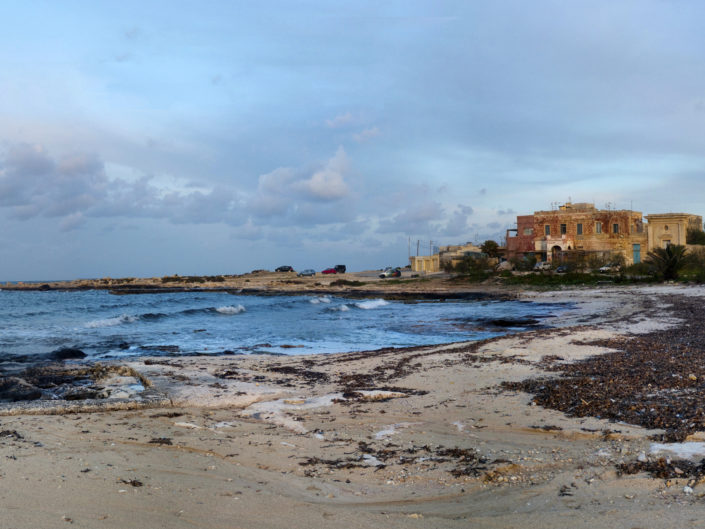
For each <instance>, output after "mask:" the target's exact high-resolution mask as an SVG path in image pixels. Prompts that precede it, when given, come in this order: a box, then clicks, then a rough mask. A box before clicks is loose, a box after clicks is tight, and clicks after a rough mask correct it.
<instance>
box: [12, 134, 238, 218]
mask: <svg viewBox="0 0 705 529" xmlns="http://www.w3.org/2000/svg"><path fill="white" fill-rule="evenodd" d="M3 158H4V159H3ZM154 180H155V179H154V177H152V176H143V177H141V178H139V179H136V180H132V181H128V180H125V179H120V178H109V177H108V175H106V172H105V165H104V163H103V161H102V160H101V159H100V158H98V157H97V156H96V155H95V154H89V153H77V154H72V155H67V156H64V157H62V158H60V159H58V160H55V159H53V158H52V157H51V156H50V155H49V154H48V153H47V152H46V151H45V150H44V149H43V148H42V147H41V146H37V145H27V144H20V145H16V146H13V147H11V148H10V149H8V150H7V152H6V153H5V155H4V157H0V207H5V208H9V213H10V216H11V217H12V218H15V219H18V220H28V219H31V218H35V217H49V218H60V219H61V220H60V222H59V228H60V229H61V230H63V231H68V230H74V229H77V228H79V227H81V226H83V225H84V224H85V223H86V219H88V218H91V217H93V218H98V217H138V218H163V219H167V220H170V221H171V222H174V223H194V224H201V223H217V222H223V223H227V224H235V225H236V224H240V223H243V222H245V220H246V217H245V215H244V213H243V212H242V207H241V204H242V199H241V197H240V196H239V194H238V193H237V192H236V191H235V190H234V189H232V188H229V187H224V186H216V187H214V188H213V189H211V190H208V191H205V192H204V191H203V190H193V191H190V192H183V191H182V190H174V189H170V188H168V187H164V186H158V185H156V184H155V183H154Z"/></svg>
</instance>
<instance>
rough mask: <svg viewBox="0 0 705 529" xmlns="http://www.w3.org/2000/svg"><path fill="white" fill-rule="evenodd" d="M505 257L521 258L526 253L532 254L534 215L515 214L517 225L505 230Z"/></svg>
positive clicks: (533, 245) (533, 248) (534, 246)
mask: <svg viewBox="0 0 705 529" xmlns="http://www.w3.org/2000/svg"><path fill="white" fill-rule="evenodd" d="M506 239H507V247H506V248H507V251H506V257H507V259H514V258H521V257H523V256H525V255H527V254H530V255H533V253H534V250H535V248H536V245H535V244H534V216H533V215H519V216H517V227H516V228H510V229H508V230H507V236H506Z"/></svg>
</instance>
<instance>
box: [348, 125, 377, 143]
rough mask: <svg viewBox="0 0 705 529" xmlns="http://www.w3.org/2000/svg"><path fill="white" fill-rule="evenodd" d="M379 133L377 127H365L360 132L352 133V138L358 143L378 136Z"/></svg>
mask: <svg viewBox="0 0 705 529" xmlns="http://www.w3.org/2000/svg"><path fill="white" fill-rule="evenodd" d="M379 134H380V132H379V129H378V128H377V127H372V128H369V129H365V130H363V131H361V132H358V133H356V134H353V139H354V140H355V141H356V142H358V143H362V142H365V141H367V140H370V139H372V138H374V137H376V136H379Z"/></svg>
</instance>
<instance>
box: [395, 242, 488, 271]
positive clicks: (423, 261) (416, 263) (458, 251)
mask: <svg viewBox="0 0 705 529" xmlns="http://www.w3.org/2000/svg"><path fill="white" fill-rule="evenodd" d="M481 255H483V254H482V249H481V248H479V247H477V246H475V245H474V244H472V243H469V242H468V243H465V244H457V245H451V246H441V247H440V248H439V250H438V253H436V254H433V255H423V256H412V257H409V264H410V265H411V270H412V271H413V272H425V273H432V272H440V271H441V270H443V269H444V267H445V266H446V265H448V264H452V265H456V264H458V263H459V262H460V261H462V260H463V258H465V257H479V256H481Z"/></svg>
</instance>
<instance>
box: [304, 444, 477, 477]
mask: <svg viewBox="0 0 705 529" xmlns="http://www.w3.org/2000/svg"><path fill="white" fill-rule="evenodd" d="M489 463H490V462H489V461H488V460H487V459H486V458H485V457H482V456H480V455H479V454H478V453H477V452H476V451H475V450H474V449H472V448H458V447H455V448H446V447H443V446H437V447H435V448H432V447H430V446H428V445H424V446H413V447H410V448H401V447H399V446H398V445H395V444H392V443H387V444H386V445H385V446H384V448H379V447H375V446H374V445H372V444H370V443H367V442H365V441H359V442H358V443H357V450H356V451H355V452H354V454H353V455H351V456H349V457H344V458H338V459H322V458H318V457H309V458H306V459H305V460H304V461H302V462H300V463H299V465H301V466H304V467H321V466H323V467H327V468H328V469H329V470H340V469H350V468H364V467H367V468H369V467H374V468H376V469H382V468H386V467H387V465H390V464H397V465H412V464H427V465H434V466H435V465H443V467H444V469H445V470H446V471H447V472H449V473H450V474H451V475H452V476H453V477H456V478H458V477H461V476H473V477H478V476H480V475H481V474H482V473H483V472H484V471H486V470H487V465H488V464H489ZM315 473H316V470H315V469H310V470H307V471H306V472H305V474H306V475H307V476H313V475H315Z"/></svg>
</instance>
